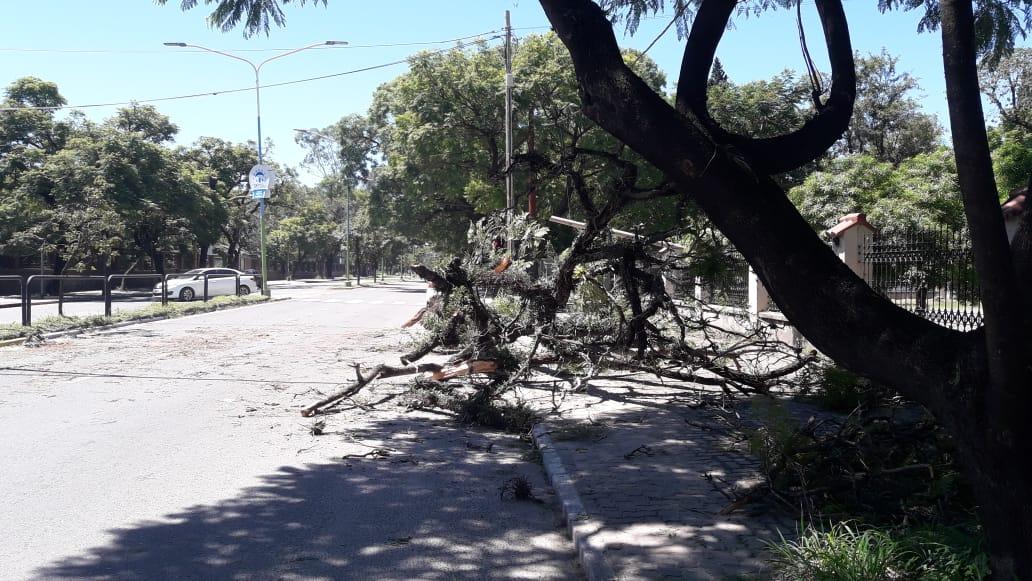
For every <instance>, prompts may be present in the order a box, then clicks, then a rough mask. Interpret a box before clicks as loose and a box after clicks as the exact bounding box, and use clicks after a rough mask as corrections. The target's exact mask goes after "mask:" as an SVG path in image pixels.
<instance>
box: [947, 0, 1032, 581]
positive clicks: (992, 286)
mask: <svg viewBox="0 0 1032 581" xmlns="http://www.w3.org/2000/svg"><path fill="white" fill-rule="evenodd" d="M940 12H941V19H942V24H941V28H942V43H943V64H944V65H945V66H944V69H945V72H946V96H947V103H948V105H949V112H950V127H951V129H952V132H951V133H952V138H953V149H954V152H955V154H956V159H957V177H958V180H959V182H960V189H961V194H962V196H963V199H964V210H965V214H967V217H968V225H969V227H970V230H971V241H972V249H973V251H974V257H975V270H976V272H977V273H978V279H979V281H980V282H981V286H982V312H983V317H984V320H985V327H984V333H983V335H982V337H981V338H982V340H983V341H984V345H985V348H984V353H985V354H986V368H987V373H986V374H985V377H984V378H983V381H984V384H982V385H975V386H972V387H973V388H974V390H975V391H976V393H978V394H979V395H980V396H981V397H980V398H978V399H976V400H975V403H976V407H975V409H972V410H970V412H971V413H970V417H969V418H968V425H970V426H972V427H973V428H975V429H973V430H969V431H971V432H972V433H971V434H970V439H971V440H973V442H971V443H966V444H965V445H963V446H962V448H963V452H966V453H965V454H963V455H964V456H965V458H964V464H965V465H966V466H967V468H968V469H967V473H968V474H970V475H974V478H973V484H974V485H975V490H976V495H977V497H978V502H979V505H980V513H981V517H982V524H983V526H984V527H985V530H986V533H987V534H988V536H989V547H990V552H991V556H992V563H993V574H994V576H995V578H998V579H1013V578H1018V579H1032V499H1030V498H1029V494H1028V493H1029V491H1032V463H1030V462H1029V460H1030V459H1032V417H1030V416H1032V364H1030V363H1032V362H1030V358H1029V355H1030V354H1032V326H1030V322H1032V321H1030V313H1029V311H1028V309H1027V308H1024V307H1027V306H1028V299H1027V298H1025V297H1023V296H1022V293H1021V292H1020V291H1019V288H1018V284H1017V269H1016V268H1015V264H1014V262H1013V260H1012V257H1011V248H1010V244H1009V242H1008V240H1007V235H1006V232H1005V229H1004V225H1003V214H1002V212H1001V211H1000V205H999V197H998V194H997V188H996V181H995V178H994V176H993V167H992V161H991V158H990V155H989V141H988V138H987V136H986V132H985V117H984V115H983V113H982V99H981V93H980V91H979V85H978V64H977V60H976V59H977V56H976V47H975V32H974V30H975V28H974V27H975V24H974V15H973V14H972V6H971V2H970V1H967V0H943V1H942V2H941V4H940ZM1024 294H1025V295H1026V296H1027V294H1028V289H1026V292H1025V293H1024ZM976 442H977V444H976ZM1019 458H1021V459H1023V460H1018V459H1019Z"/></svg>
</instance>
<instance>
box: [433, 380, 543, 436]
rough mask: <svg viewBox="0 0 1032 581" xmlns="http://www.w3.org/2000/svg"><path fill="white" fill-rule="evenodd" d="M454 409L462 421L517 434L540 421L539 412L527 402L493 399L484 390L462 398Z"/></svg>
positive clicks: (524, 431) (522, 432)
mask: <svg viewBox="0 0 1032 581" xmlns="http://www.w3.org/2000/svg"><path fill="white" fill-rule="evenodd" d="M452 409H453V410H454V411H456V412H458V414H459V421H461V422H462V423H466V424H472V425H475V426H483V427H485V428H494V429H499V430H505V431H507V432H512V433H515V434H526V433H528V432H530V429H531V428H533V427H534V424H536V423H537V422H538V421H540V417H539V415H538V413H537V412H536V411H535V410H534V408H532V407H531V406H529V405H527V404H526V403H524V402H517V403H512V402H509V401H503V400H496V399H492V398H490V397H489V396H487V395H486V391H483V390H482V391H478V392H477V393H474V394H473V395H471V396H469V397H467V398H465V399H463V400H461V401H460V402H458V403H457V404H455V406H454V408H452Z"/></svg>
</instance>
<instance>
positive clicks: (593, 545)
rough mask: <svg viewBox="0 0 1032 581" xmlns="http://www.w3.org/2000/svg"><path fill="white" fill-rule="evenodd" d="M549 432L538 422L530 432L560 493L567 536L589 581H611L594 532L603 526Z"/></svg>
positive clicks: (603, 550)
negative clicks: (588, 508) (584, 500)
mask: <svg viewBox="0 0 1032 581" xmlns="http://www.w3.org/2000/svg"><path fill="white" fill-rule="evenodd" d="M548 432H549V430H548V426H547V425H546V424H544V423H541V424H537V425H536V426H534V428H533V429H532V430H531V432H530V433H531V436H532V437H533V438H534V445H535V446H537V449H538V450H539V451H540V452H541V463H542V464H543V465H544V467H545V474H547V475H548V481H549V482H550V483H551V484H552V488H553V489H554V490H555V493H556V495H557V496H558V497H559V503H560V504H561V505H562V510H563V516H564V517H565V518H566V527H567V528H568V529H569V530H570V537H571V538H572V540H573V546H574V548H575V549H576V550H577V557H578V558H579V559H580V563H581V568H583V569H584V575H585V577H587V579H588V581H613V580H615V579H616V578H617V577H616V574H615V573H613V568H612V567H611V566H610V565H609V561H608V560H606V555H605V544H604V543H603V542H602V541H600V540H599V539H598V536H597V534H598V532H599V531H601V530H602V524H601V523H599V522H598V521H597V520H595V519H592V518H591V515H589V514H588V513H587V511H586V510H584V505H583V504H582V503H581V499H580V495H579V494H577V488H576V487H575V486H574V484H573V479H572V478H570V475H569V474H568V473H567V472H566V468H565V467H564V466H563V462H562V459H560V458H559V452H558V451H556V449H555V445H554V444H553V443H552V438H551V437H549V435H548Z"/></svg>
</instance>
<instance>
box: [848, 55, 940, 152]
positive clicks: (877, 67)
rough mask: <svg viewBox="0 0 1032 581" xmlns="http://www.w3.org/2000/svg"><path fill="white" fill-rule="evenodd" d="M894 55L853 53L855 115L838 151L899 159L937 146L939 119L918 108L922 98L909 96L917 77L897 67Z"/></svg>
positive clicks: (929, 150) (938, 140)
mask: <svg viewBox="0 0 1032 581" xmlns="http://www.w3.org/2000/svg"><path fill="white" fill-rule="evenodd" d="M898 60H899V59H898V58H896V57H894V56H892V55H890V54H889V53H888V52H886V51H885V50H884V49H883V50H882V52H881V54H877V55H873V54H872V55H869V56H866V57H863V56H860V55H859V54H858V55H857V56H856V58H855V62H856V76H857V96H856V102H855V104H854V105H853V118H852V120H851V121H850V123H849V128H848V129H847V130H846V133H845V135H844V136H843V138H842V139H841V140H840V141H839V143H838V146H837V148H836V149H837V151H836V153H838V154H840V155H842V154H844V155H853V154H866V155H871V156H873V157H874V158H876V159H877V160H879V161H886V162H890V163H894V164H898V163H901V162H902V161H903V160H906V159H909V158H911V157H913V156H915V155H918V154H921V153H928V152H931V151H932V150H933V149H935V147H936V146H938V145H939V142H940V140H941V137H942V129H941V128H940V127H939V122H938V121H937V120H936V118H935V117H934V116H932V115H928V114H926V113H922V112H921V105H920V103H918V101H917V100H916V99H914V98H913V97H911V93H912V92H913V91H915V90H916V89H917V88H918V84H917V79H915V78H914V77H913V76H911V75H910V74H909V73H906V72H897V71H896V63H897V62H898Z"/></svg>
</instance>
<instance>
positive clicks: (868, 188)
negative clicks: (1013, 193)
mask: <svg viewBox="0 0 1032 581" xmlns="http://www.w3.org/2000/svg"><path fill="white" fill-rule="evenodd" d="M789 197H790V198H791V200H792V202H793V203H794V204H795V205H796V207H797V208H798V209H799V211H800V213H802V215H803V217H804V218H806V219H807V221H808V222H810V224H812V225H813V226H814V228H815V229H817V230H824V229H826V228H830V227H832V226H834V225H835V224H837V223H838V221H839V218H840V217H841V216H844V215H845V214H849V213H852V212H863V213H865V214H867V219H868V220H869V221H870V222H871V224H873V225H874V226H875V227H876V228H878V229H879V230H881V231H883V232H893V231H901V230H906V229H908V228H915V227H916V228H922V229H926V228H934V227H937V226H948V227H951V228H953V229H961V228H963V227H964V225H965V219H964V207H963V202H962V200H961V197H960V187H959V185H958V182H957V170H956V165H955V163H954V160H953V153H952V151H950V150H949V149H947V148H945V147H942V148H939V149H937V150H935V151H933V152H930V153H924V154H919V155H916V156H914V157H912V158H910V159H906V160H904V161H903V162H902V163H900V164H899V165H895V166H894V165H892V164H890V163H888V162H881V161H878V160H877V159H875V158H874V157H872V156H869V155H853V156H848V157H842V158H837V159H833V160H831V161H830V162H828V163H827V164H826V165H825V166H824V167H822V168H821V170H820V171H817V172H814V173H812V174H810V175H809V176H808V177H807V178H806V180H804V181H803V183H802V184H800V185H799V186H797V187H795V188H792V190H790V191H789Z"/></svg>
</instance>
